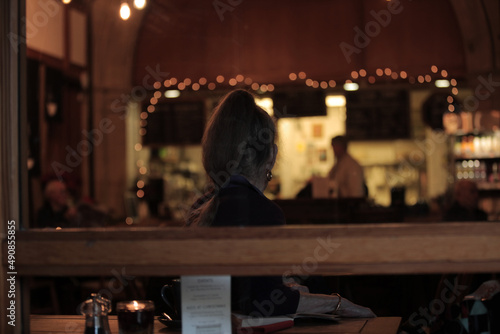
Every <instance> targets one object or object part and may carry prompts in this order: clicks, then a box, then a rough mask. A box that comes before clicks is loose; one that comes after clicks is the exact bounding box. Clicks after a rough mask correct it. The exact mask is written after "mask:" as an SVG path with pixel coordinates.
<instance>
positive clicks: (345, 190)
mask: <svg viewBox="0 0 500 334" xmlns="http://www.w3.org/2000/svg"><path fill="white" fill-rule="evenodd" d="M347 146H348V141H347V139H346V137H344V136H336V137H333V138H332V148H333V153H334V154H335V158H336V159H337V162H336V163H335V165H334V166H333V167H332V169H331V170H330V172H329V173H328V178H329V179H330V180H334V181H335V183H336V186H337V189H338V196H339V197H343V198H345V197H365V196H366V195H367V189H366V185H365V177H364V175H363V168H362V167H361V166H360V164H359V163H358V162H357V161H356V160H355V159H354V158H353V157H352V156H351V155H350V154H349V153H347Z"/></svg>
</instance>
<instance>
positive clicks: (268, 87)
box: [267, 84, 274, 92]
mask: <svg viewBox="0 0 500 334" xmlns="http://www.w3.org/2000/svg"><path fill="white" fill-rule="evenodd" d="M267 91H268V92H272V91H274V85H273V84H269V85H267Z"/></svg>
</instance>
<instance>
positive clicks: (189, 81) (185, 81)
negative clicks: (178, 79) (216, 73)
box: [184, 78, 191, 87]
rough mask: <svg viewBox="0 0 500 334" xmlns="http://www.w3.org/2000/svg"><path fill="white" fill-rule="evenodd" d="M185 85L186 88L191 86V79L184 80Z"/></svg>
mask: <svg viewBox="0 0 500 334" xmlns="http://www.w3.org/2000/svg"><path fill="white" fill-rule="evenodd" d="M184 84H185V85H186V87H187V86H189V85H190V84H191V79H189V78H186V79H184Z"/></svg>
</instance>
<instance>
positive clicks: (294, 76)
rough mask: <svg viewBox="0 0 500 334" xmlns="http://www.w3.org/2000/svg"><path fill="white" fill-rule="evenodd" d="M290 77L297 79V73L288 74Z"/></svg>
mask: <svg viewBox="0 0 500 334" xmlns="http://www.w3.org/2000/svg"><path fill="white" fill-rule="evenodd" d="M288 78H289V79H290V80H292V81H294V80H297V74H295V73H290V74H289V75H288Z"/></svg>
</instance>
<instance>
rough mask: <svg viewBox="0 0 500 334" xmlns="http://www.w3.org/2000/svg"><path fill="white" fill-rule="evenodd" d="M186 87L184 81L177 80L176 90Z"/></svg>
mask: <svg viewBox="0 0 500 334" xmlns="http://www.w3.org/2000/svg"><path fill="white" fill-rule="evenodd" d="M185 88H186V84H185V83H184V82H179V84H178V85H177V89H178V90H184V89H185Z"/></svg>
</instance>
